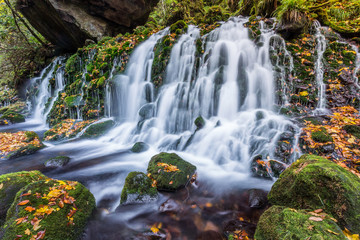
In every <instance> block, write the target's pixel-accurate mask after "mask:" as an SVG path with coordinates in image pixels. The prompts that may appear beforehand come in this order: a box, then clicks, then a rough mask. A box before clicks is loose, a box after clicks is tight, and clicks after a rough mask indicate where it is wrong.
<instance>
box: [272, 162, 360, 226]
mask: <svg viewBox="0 0 360 240" xmlns="http://www.w3.org/2000/svg"><path fill="white" fill-rule="evenodd" d="M359 189H360V179H359V178H358V177H357V176H356V175H354V174H353V173H351V172H349V171H347V170H345V169H344V168H342V167H340V166H339V165H337V164H336V163H333V162H331V161H329V160H327V159H325V158H322V157H318V156H315V155H303V156H302V157H301V158H300V159H298V160H297V161H296V162H295V163H293V164H292V165H291V167H289V168H287V169H286V170H285V171H284V172H283V173H282V174H281V175H280V178H279V179H278V180H277V181H276V182H275V184H274V185H273V187H272V189H271V191H270V193H269V196H268V198H269V201H270V203H271V204H273V205H281V206H286V207H291V208H297V209H311V210H314V209H324V211H325V212H327V213H328V214H331V215H332V216H333V217H334V218H336V219H337V220H338V221H339V222H338V224H339V226H340V227H342V228H344V227H346V228H348V229H349V230H350V231H351V232H360V224H359V222H360V191H359Z"/></svg>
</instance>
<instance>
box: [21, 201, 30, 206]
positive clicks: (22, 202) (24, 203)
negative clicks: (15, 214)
mask: <svg viewBox="0 0 360 240" xmlns="http://www.w3.org/2000/svg"><path fill="white" fill-rule="evenodd" d="M28 202H30V201H29V200H24V201H21V202H19V203H18V205H19V206H24V205H26V204H28Z"/></svg>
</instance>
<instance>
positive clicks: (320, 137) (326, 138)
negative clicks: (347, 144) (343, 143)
mask: <svg viewBox="0 0 360 240" xmlns="http://www.w3.org/2000/svg"><path fill="white" fill-rule="evenodd" d="M311 138H312V139H313V140H314V141H315V142H319V143H327V142H333V141H334V140H333V138H332V137H331V136H330V135H329V134H327V132H326V129H325V128H321V131H316V132H312V133H311Z"/></svg>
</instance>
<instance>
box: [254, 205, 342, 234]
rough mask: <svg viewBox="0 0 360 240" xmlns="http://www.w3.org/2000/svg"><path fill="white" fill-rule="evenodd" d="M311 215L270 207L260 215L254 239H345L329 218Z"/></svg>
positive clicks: (291, 209)
mask: <svg viewBox="0 0 360 240" xmlns="http://www.w3.org/2000/svg"><path fill="white" fill-rule="evenodd" d="M313 214H314V213H313ZM313 214H311V213H308V212H306V211H304V210H296V209H293V208H286V207H282V206H272V207H271V208H269V209H268V210H266V211H265V212H264V214H263V215H261V217H260V220H259V222H258V225H257V228H256V232H255V239H257V240H268V239H274V240H275V239H276V240H286V239H310V238H311V239H334V240H335V239H343V240H346V239H347V238H346V236H345V235H344V233H343V232H342V231H341V229H340V227H339V226H338V225H337V224H336V222H335V221H334V220H332V218H331V216H329V215H326V214H322V215H320V214H319V216H314V215H313Z"/></svg>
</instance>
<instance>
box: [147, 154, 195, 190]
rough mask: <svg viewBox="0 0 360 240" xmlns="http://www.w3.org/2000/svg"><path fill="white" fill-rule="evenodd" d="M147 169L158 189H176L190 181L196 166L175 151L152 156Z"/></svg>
mask: <svg viewBox="0 0 360 240" xmlns="http://www.w3.org/2000/svg"><path fill="white" fill-rule="evenodd" d="M147 171H148V173H149V174H150V177H151V178H152V179H153V180H155V181H156V186H157V188H158V190H164V191H176V190H179V189H180V188H183V187H185V186H186V185H187V184H188V183H189V181H190V179H191V177H192V176H193V175H194V173H195V171H196V167H195V166H194V165H192V164H191V163H189V162H187V161H185V160H183V159H182V158H181V157H179V156H178V155H177V154H175V153H164V152H163V153H160V154H158V155H155V156H153V157H152V158H151V160H150V162H149V165H148V169H147Z"/></svg>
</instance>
